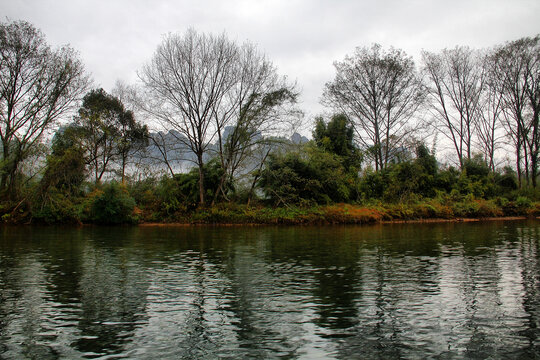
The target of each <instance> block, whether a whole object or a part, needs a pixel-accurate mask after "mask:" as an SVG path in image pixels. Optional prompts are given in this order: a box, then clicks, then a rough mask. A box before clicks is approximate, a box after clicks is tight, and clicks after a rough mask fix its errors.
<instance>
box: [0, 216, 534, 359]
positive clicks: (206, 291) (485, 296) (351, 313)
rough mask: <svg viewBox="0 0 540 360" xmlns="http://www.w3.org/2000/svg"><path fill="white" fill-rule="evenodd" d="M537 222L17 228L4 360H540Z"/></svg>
mask: <svg viewBox="0 0 540 360" xmlns="http://www.w3.org/2000/svg"><path fill="white" fill-rule="evenodd" d="M538 230H539V226H538V223H510V222H508V223H486V224H439V225H392V226H374V227H321V228H311V227H305V228H292V227H291V228H271V227H262V228H154V229H150V228H146V229H145V228H81V229H62V230H58V229H56V230H55V229H52V228H41V229H39V230H37V229H32V228H25V229H10V230H9V232H7V231H6V229H2V231H3V233H1V235H2V237H1V238H0V357H2V358H8V359H9V358H20V357H21V356H25V357H34V358H35V357H38V358H57V357H59V356H60V357H67V358H78V357H96V356H106V355H109V356H113V355H114V356H116V355H121V356H130V357H135V358H157V357H162V358H167V357H179V356H181V357H188V358H201V357H213V358H215V357H231V358H232V357H263V358H267V357H279V356H282V357H304V358H316V357H324V358H332V357H337V358H350V357H358V356H361V357H393V358H395V357H406V358H415V357H419V356H425V355H428V356H443V357H447V356H449V357H452V356H457V357H470V358H485V357H489V356H493V357H504V356H510V357H533V356H538V355H539V354H540V348H539V346H540V340H539V330H538V329H539V327H540V322H539V311H540V310H539V309H540V294H539V291H540V289H539V287H538V284H539V280H540V259H539V254H538V235H539V234H538Z"/></svg>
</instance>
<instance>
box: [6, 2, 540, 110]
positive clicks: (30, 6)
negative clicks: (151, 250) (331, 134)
mask: <svg viewBox="0 0 540 360" xmlns="http://www.w3.org/2000/svg"><path fill="white" fill-rule="evenodd" d="M0 8H1V10H2V11H1V13H2V14H3V16H4V19H3V20H5V17H7V18H9V19H10V20H19V19H20V20H26V21H29V22H31V23H32V24H34V25H35V26H36V27H37V28H39V29H41V30H42V31H43V33H44V34H45V36H46V37H47V40H48V42H49V43H50V44H52V45H62V44H70V45H71V46H72V47H73V48H75V49H76V50H77V51H79V53H80V55H81V57H82V59H83V61H84V63H85V66H86V68H87V69H88V71H89V72H91V74H92V77H93V79H94V84H95V85H96V86H101V87H103V88H104V89H105V90H107V91H110V90H111V89H112V88H113V86H114V84H115V82H116V80H118V79H120V80H123V81H125V82H127V83H133V82H136V81H137V74H136V72H137V70H139V69H140V68H141V66H142V65H143V64H144V63H145V62H147V61H148V60H149V59H150V58H151V56H152V54H153V52H154V50H155V49H156V47H157V46H158V44H159V43H160V42H161V39H162V37H163V35H164V34H167V33H169V32H184V31H185V30H186V29H187V28H189V27H193V28H195V29H196V30H198V31H202V32H214V33H221V32H223V31H225V32H226V33H227V34H228V36H229V37H230V38H231V39H234V40H236V41H238V42H243V41H244V40H249V41H251V42H252V43H255V44H257V45H258V46H259V48H260V50H261V51H263V52H264V53H266V54H267V55H268V57H269V59H270V60H272V61H273V62H274V63H275V64H276V66H277V67H278V71H279V73H280V74H282V75H287V76H288V77H289V78H290V79H293V80H296V81H297V82H298V85H299V87H300V89H301V90H302V98H301V101H302V104H301V107H302V109H303V110H304V111H305V112H306V113H307V115H308V116H310V117H311V116H313V115H315V114H318V113H320V112H321V111H322V110H323V108H322V106H321V105H319V100H320V96H321V94H322V89H323V86H324V84H325V83H326V82H328V81H331V80H332V79H333V76H334V68H333V65H332V63H333V62H334V61H336V60H342V59H343V58H344V57H345V55H347V54H350V53H352V52H353V50H354V48H355V47H356V46H369V45H371V44H372V43H374V42H377V43H380V44H382V45H383V46H385V47H387V46H394V47H397V48H401V49H403V50H405V51H406V52H407V53H408V54H409V55H412V56H413V57H414V58H415V60H416V61H417V62H418V61H419V55H420V51H421V50H422V49H425V50H430V51H437V50H440V49H442V48H445V47H454V46H456V45H468V46H471V47H477V48H481V47H490V46H494V45H496V44H501V43H504V42H505V41H510V40H515V39H517V38H520V37H523V36H534V35H536V34H539V33H540V1H539V0H485V1H484V0H482V1H479V0H452V1H448V0H446V1H438V0H409V1H407V0H387V1H384V0H380V1H362V0H356V1H354V0H334V1H322V0H244V1H241V0H234V1H226V0H199V1H187V0H178V1H172V0H152V1H151V0H108V1H100V0H93V1H78V0H0Z"/></svg>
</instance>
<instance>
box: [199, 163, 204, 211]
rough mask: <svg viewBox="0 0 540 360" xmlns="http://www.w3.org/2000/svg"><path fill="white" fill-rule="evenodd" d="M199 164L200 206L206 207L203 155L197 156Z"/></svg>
mask: <svg viewBox="0 0 540 360" xmlns="http://www.w3.org/2000/svg"><path fill="white" fill-rule="evenodd" d="M197 163H198V165H199V205H201V206H204V163H203V159H202V153H199V154H197Z"/></svg>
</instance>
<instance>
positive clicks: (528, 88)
mask: <svg viewBox="0 0 540 360" xmlns="http://www.w3.org/2000/svg"><path fill="white" fill-rule="evenodd" d="M493 62H494V68H493V73H494V74H493V76H494V79H496V86H497V88H498V91H499V92H500V94H501V96H502V101H503V114H504V126H505V128H506V132H507V134H508V136H509V137H510V139H511V140H512V143H513V145H514V147H515V154H516V167H517V170H518V181H519V185H520V186H521V185H522V184H523V181H522V177H523V170H524V172H525V174H524V175H525V178H526V180H527V182H529V181H531V183H532V185H533V186H534V187H536V185H537V177H538V161H539V153H540V124H539V116H540V36H536V37H534V38H522V39H519V40H516V41H513V42H510V43H508V44H505V45H504V46H501V47H499V48H497V49H496V50H495V52H494V54H493Z"/></svg>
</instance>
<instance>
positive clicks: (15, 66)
mask: <svg viewBox="0 0 540 360" xmlns="http://www.w3.org/2000/svg"><path fill="white" fill-rule="evenodd" d="M87 84H88V77H86V76H85V75H84V71H83V66H82V63H81V62H80V60H79V59H78V58H77V55H76V53H75V52H74V51H73V50H72V49H71V48H69V47H67V46H65V47H62V48H60V49H58V50H52V49H51V48H50V47H49V46H48V45H47V43H46V42H45V38H44V36H43V34H42V33H41V32H40V31H39V30H37V29H36V28H34V27H33V26H32V25H31V24H29V23H27V22H23V21H16V22H11V23H0V140H1V142H2V162H1V164H0V170H1V175H0V192H2V193H4V194H6V193H8V194H10V195H14V193H15V191H16V188H15V183H16V177H17V174H18V171H19V169H20V165H21V162H22V161H23V160H24V159H25V158H26V157H27V156H28V155H29V154H30V153H31V152H32V149H33V148H34V147H35V146H36V145H37V144H38V143H39V142H40V141H41V139H42V137H43V135H44V134H45V133H46V131H47V130H48V129H50V128H51V127H52V126H53V125H54V124H55V122H56V121H57V120H58V119H60V118H61V117H62V116H63V115H66V114H67V113H68V112H69V111H71V110H72V109H73V105H74V103H75V101H76V100H77V99H79V97H80V96H81V95H82V94H83V92H84V91H85V89H86V87H87Z"/></svg>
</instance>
